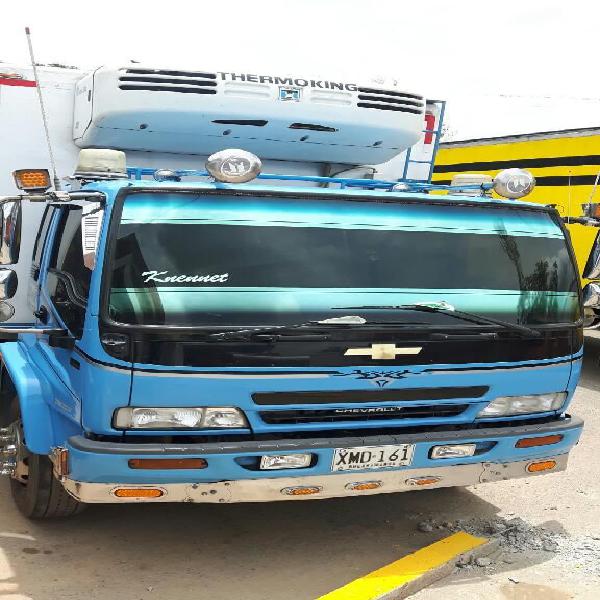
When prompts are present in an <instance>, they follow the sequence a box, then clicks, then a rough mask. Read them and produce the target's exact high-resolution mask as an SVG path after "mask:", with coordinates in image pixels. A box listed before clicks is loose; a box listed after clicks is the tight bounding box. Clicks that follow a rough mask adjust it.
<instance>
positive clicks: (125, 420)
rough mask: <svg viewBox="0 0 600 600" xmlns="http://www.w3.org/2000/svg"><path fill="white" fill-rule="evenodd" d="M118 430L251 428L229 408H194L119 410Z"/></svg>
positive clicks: (116, 420)
mask: <svg viewBox="0 0 600 600" xmlns="http://www.w3.org/2000/svg"><path fill="white" fill-rule="evenodd" d="M113 423H114V426H115V428H116V429H227V428H238V427H248V422H247V421H246V417H244V414H243V413H242V411H241V410H239V409H238V408H233V407H230V406H225V407H223V406H220V407H212V406H211V407H193V408H134V407H131V406H128V407H126V408H118V409H117V410H116V411H115V415H114V419H113Z"/></svg>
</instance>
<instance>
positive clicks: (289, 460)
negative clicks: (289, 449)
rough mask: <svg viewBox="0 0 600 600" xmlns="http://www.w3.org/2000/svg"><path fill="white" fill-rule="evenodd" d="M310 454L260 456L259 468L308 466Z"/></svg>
mask: <svg viewBox="0 0 600 600" xmlns="http://www.w3.org/2000/svg"><path fill="white" fill-rule="evenodd" d="M311 459H312V456H311V455H310V454H283V455H277V456H261V458H260V468H261V469H264V470H275V469H303V468H305V467H308V466H310V462H311Z"/></svg>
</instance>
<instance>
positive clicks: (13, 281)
mask: <svg viewBox="0 0 600 600" xmlns="http://www.w3.org/2000/svg"><path fill="white" fill-rule="evenodd" d="M18 281H19V280H18V278H17V273H16V271H13V270H12V269H0V300H8V299H9V298H12V297H13V296H14V295H15V294H16V293H17V283H18Z"/></svg>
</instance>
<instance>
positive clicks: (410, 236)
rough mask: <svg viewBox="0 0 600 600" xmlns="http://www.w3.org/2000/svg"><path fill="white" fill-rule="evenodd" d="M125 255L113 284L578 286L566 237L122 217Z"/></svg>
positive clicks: (120, 243) (119, 243)
mask: <svg viewBox="0 0 600 600" xmlns="http://www.w3.org/2000/svg"><path fill="white" fill-rule="evenodd" d="M116 251H117V254H116V257H115V268H114V274H113V281H112V286H113V287H114V288H137V287H162V286H164V285H167V286H169V285H174V284H175V285H181V286H189V285H190V284H194V286H195V287H198V288H201V287H207V285H208V284H217V283H218V284H219V287H236V288H241V287H263V288H274V287H275V288H281V287H287V288H325V287H327V288H395V289H401V288H418V289H439V288H444V289H506V290H536V291H562V292H566V291H575V290H576V289H577V287H576V275H575V272H574V269H573V266H572V263H571V259H570V256H569V253H568V250H567V246H566V244H565V240H564V239H562V238H561V239H558V238H546V237H525V236H515V237H512V236H505V235H498V234H487V235H479V234H474V233H452V234H448V233H445V232H439V231H436V232H432V231H399V230H388V229H386V230H374V229H340V228H322V227H300V228H298V227H287V226H277V227H276V226H272V227H262V226H258V225H256V226H255V225H252V226H248V225H237V226H233V227H232V226H230V225H214V224H205V225H187V224H186V225H182V224H173V223H169V224H166V223H151V224H147V223H144V224H138V223H135V224H128V223H122V224H121V226H120V227H119V238H118V241H117V248H116Z"/></svg>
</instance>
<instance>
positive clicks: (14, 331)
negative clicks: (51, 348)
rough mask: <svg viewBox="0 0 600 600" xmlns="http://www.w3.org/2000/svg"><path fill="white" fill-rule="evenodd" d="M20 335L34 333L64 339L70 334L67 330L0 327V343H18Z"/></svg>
mask: <svg viewBox="0 0 600 600" xmlns="http://www.w3.org/2000/svg"><path fill="white" fill-rule="evenodd" d="M20 333H33V334H34V335H49V336H50V339H52V338H53V337H54V336H59V337H64V336H66V335H68V334H69V332H68V331H67V330H66V329H59V328H57V327H45V328H41V327H0V342H16V341H17V339H18V338H19V334H20Z"/></svg>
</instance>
